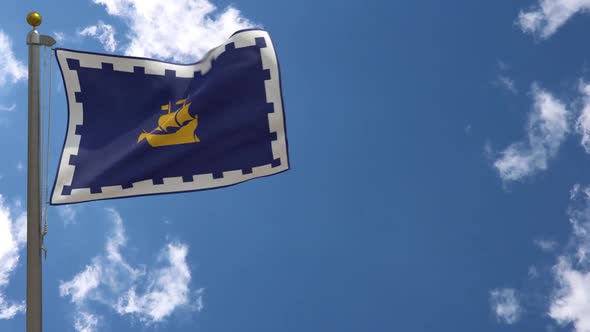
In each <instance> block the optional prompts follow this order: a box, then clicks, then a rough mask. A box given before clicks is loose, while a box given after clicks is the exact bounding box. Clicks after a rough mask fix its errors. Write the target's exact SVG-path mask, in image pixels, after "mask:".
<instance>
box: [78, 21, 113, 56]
mask: <svg viewBox="0 0 590 332" xmlns="http://www.w3.org/2000/svg"><path fill="white" fill-rule="evenodd" d="M115 33H116V31H115V28H114V27H113V26H112V25H109V24H106V23H104V22H103V21H98V24H96V25H90V26H87V27H85V28H84V29H82V30H81V31H79V32H78V34H79V35H80V36H89V37H95V38H96V39H98V41H99V42H100V43H101V45H102V47H104V49H105V50H106V51H108V52H114V51H115V50H116V49H117V40H116V39H115Z"/></svg>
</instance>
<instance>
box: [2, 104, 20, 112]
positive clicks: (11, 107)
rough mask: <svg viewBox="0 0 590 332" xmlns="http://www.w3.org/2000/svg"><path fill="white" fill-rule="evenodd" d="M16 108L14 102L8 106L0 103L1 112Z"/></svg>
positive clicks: (11, 110)
mask: <svg viewBox="0 0 590 332" xmlns="http://www.w3.org/2000/svg"><path fill="white" fill-rule="evenodd" d="M15 109H16V104H12V105H10V106H4V105H0V111H2V112H13V111H14V110H15Z"/></svg>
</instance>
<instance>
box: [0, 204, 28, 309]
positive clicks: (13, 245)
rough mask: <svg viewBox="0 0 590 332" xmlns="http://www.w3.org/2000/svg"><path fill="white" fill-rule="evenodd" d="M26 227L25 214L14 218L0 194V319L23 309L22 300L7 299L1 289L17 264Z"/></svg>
mask: <svg viewBox="0 0 590 332" xmlns="http://www.w3.org/2000/svg"><path fill="white" fill-rule="evenodd" d="M26 227H27V217H26V215H24V214H20V215H18V216H17V217H16V218H15V217H14V216H13V212H12V211H11V209H10V208H9V207H8V206H7V205H6V204H5V202H4V199H3V198H2V196H1V195H0V319H10V318H12V317H14V316H15V315H16V314H18V313H21V312H24V310H25V305H24V302H22V301H21V302H19V303H16V302H13V301H8V300H7V299H6V298H5V295H4V294H3V290H4V289H5V288H6V287H7V286H8V283H9V281H10V276H11V275H12V274H13V273H14V271H15V270H16V267H17V266H18V262H19V260H20V254H21V252H22V250H23V248H24V245H25V243H26V241H27V232H26Z"/></svg>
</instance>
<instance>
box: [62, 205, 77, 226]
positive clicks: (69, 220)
mask: <svg viewBox="0 0 590 332" xmlns="http://www.w3.org/2000/svg"><path fill="white" fill-rule="evenodd" d="M57 213H58V214H59V216H60V217H61V219H62V221H63V223H64V224H65V225H69V224H73V223H75V222H76V216H77V214H78V208H77V207H73V206H71V205H61V206H58V207H57Z"/></svg>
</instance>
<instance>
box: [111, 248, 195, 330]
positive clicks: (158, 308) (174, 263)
mask: <svg viewBox="0 0 590 332" xmlns="http://www.w3.org/2000/svg"><path fill="white" fill-rule="evenodd" d="M187 253H188V248H187V247H186V246H185V245H181V244H168V246H167V248H166V249H165V250H164V252H163V253H162V256H161V257H160V260H161V261H164V262H166V263H167V264H166V266H164V267H162V268H159V269H157V270H155V271H153V272H152V273H151V274H150V275H149V277H148V282H147V284H148V286H147V289H146V291H145V293H143V294H140V295H137V293H136V290H135V288H132V289H130V290H129V291H128V292H127V294H125V295H123V296H122V297H120V298H119V300H118V302H117V305H116V310H117V312H118V313H120V314H136V315H137V316H138V317H139V319H140V320H142V321H147V322H159V321H162V320H163V319H164V318H165V317H167V316H169V315H170V314H172V312H173V311H174V309H176V308H177V307H179V306H182V305H188V304H190V303H189V302H190V299H189V286H188V285H189V282H190V279H191V274H190V271H189V268H188V265H187V263H186V255H187ZM199 298H200V297H199Z"/></svg>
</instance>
